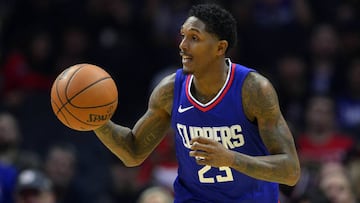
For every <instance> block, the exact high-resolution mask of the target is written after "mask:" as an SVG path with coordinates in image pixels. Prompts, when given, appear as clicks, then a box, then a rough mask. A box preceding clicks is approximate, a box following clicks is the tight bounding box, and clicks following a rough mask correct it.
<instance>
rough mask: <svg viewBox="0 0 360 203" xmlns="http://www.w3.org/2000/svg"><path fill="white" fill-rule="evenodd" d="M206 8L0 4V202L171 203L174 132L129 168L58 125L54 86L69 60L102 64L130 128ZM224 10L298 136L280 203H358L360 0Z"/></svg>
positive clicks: (152, 0)
mask: <svg viewBox="0 0 360 203" xmlns="http://www.w3.org/2000/svg"><path fill="white" fill-rule="evenodd" d="M200 2H206V1H200V0H198V1H196V0H173V1H165V0H76V1H72V0H51V1H50V0H12V1H0V203H15V202H16V203H26V202H34V201H35V202H42V203H73V202H74V203H75V202H76V203H81V202H86V203H100V202H101V203H115V202H122V203H134V202H138V203H150V202H152V203H168V202H172V198H173V197H172V192H173V191H172V181H173V180H174V177H175V176H176V170H177V164H176V159H175V156H174V151H173V150H174V148H173V137H172V136H173V135H172V132H171V131H169V132H168V135H167V136H166V138H165V140H164V141H163V142H162V143H161V144H160V146H159V147H158V148H157V149H156V151H155V152H154V153H152V154H151V156H150V157H149V158H148V159H147V160H146V161H145V162H144V163H143V164H142V165H141V166H139V167H135V168H126V167H125V166H124V165H123V164H122V163H121V162H120V160H118V159H117V158H115V157H114V156H113V155H112V154H111V152H110V151H108V150H107V149H106V148H105V147H104V146H103V145H102V144H101V143H100V141H99V140H97V138H96V136H95V135H94V134H93V133H92V132H76V131H74V130H71V129H68V128H67V127H65V126H64V125H62V124H61V123H60V122H59V121H58V120H57V119H56V117H55V116H54V114H53V113H52V109H51V105H50V88H51V85H52V82H53V81H54V79H55V77H56V76H57V75H58V74H59V73H60V72H61V71H62V70H64V69H65V68H67V67H69V66H71V65H74V64H77V63H92V64H96V65H98V66H100V67H103V68H104V69H105V70H107V71H108V72H109V73H110V75H112V77H113V78H114V80H115V82H116V84H117V86H118V90H119V105H118V109H117V111H116V113H115V115H114V117H113V120H114V121H115V122H118V123H121V124H124V125H127V126H133V125H134V123H135V121H136V120H137V119H138V118H139V116H141V115H142V114H143V113H144V111H145V109H146V105H147V99H148V96H149V93H150V91H151V90H152V88H154V85H155V84H156V83H157V82H158V81H159V78H162V77H163V76H164V75H166V74H168V73H171V72H173V71H174V70H175V69H176V68H179V67H181V62H180V57H179V48H178V43H179V39H180V35H179V28H180V26H181V24H182V23H183V21H184V20H185V18H186V15H187V12H188V9H189V8H190V6H191V5H192V4H194V3H200ZM213 2H216V1H213ZM217 3H219V4H221V5H222V6H223V7H225V8H226V9H228V10H229V11H231V12H232V14H233V15H234V17H235V18H236V20H237V22H238V44H237V46H236V47H235V48H234V49H233V50H231V51H230V53H229V57H230V58H231V60H232V61H233V62H236V63H240V64H242V65H246V66H248V67H251V68H254V69H256V70H258V71H259V72H260V73H261V74H263V75H265V76H267V77H268V78H269V80H270V81H271V82H272V83H273V84H274V86H275V88H276V90H277V92H278V97H279V102H280V106H281V108H282V112H283V114H284V117H285V119H286V120H287V121H288V123H289V125H290V128H291V130H292V132H293V135H294V138H295V141H296V146H297V149H298V153H299V158H300V161H301V167H302V175H301V179H300V181H299V183H298V184H297V185H295V186H294V187H286V186H284V185H281V188H280V189H281V202H282V203H293V202H294V203H356V202H360V16H359V15H360V1H358V0H313V1H312V0H225V1H218V2H217ZM37 198H38V200H37Z"/></svg>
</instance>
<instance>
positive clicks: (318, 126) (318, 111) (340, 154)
mask: <svg viewBox="0 0 360 203" xmlns="http://www.w3.org/2000/svg"><path fill="white" fill-rule="evenodd" d="M296 142H297V148H298V154H299V159H300V164H301V168H302V170H301V171H302V175H301V177H302V178H301V180H300V181H299V182H298V184H297V185H296V187H295V188H294V191H293V193H292V194H291V196H293V197H295V198H298V197H300V196H302V195H303V194H307V193H309V192H312V191H314V190H316V189H317V187H318V185H317V183H316V177H317V175H318V173H319V170H320V168H321V166H322V165H323V164H325V163H328V162H336V163H343V162H345V161H346V159H347V158H348V155H349V154H350V153H351V152H352V150H353V149H354V147H355V140H354V139H353V138H352V137H351V136H349V135H348V134H346V133H344V132H342V131H341V130H339V129H338V128H337V126H336V117H335V104H334V100H333V99H332V98H331V97H328V96H322V95H316V96H313V97H311V98H309V100H308V103H307V106H306V109H305V129H304V131H303V132H301V133H300V134H299V136H298V137H297V139H296Z"/></svg>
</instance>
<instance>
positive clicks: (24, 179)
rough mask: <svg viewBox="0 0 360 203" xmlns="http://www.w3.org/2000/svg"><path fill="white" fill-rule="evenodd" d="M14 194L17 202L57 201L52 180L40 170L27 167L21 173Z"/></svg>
mask: <svg viewBox="0 0 360 203" xmlns="http://www.w3.org/2000/svg"><path fill="white" fill-rule="evenodd" d="M14 196H15V203H56V197H55V195H54V192H53V188H52V182H51V181H50V179H49V178H48V177H46V175H45V174H43V172H41V171H38V170H32V169H27V170H24V171H22V172H21V173H20V174H19V176H18V178H17V183H16V190H15V192H14Z"/></svg>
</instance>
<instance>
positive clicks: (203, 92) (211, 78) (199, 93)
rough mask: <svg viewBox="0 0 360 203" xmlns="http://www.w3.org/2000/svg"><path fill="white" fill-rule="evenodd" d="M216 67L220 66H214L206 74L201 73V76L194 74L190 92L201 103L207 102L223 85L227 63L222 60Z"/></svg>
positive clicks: (226, 73) (226, 72) (227, 67)
mask: <svg viewBox="0 0 360 203" xmlns="http://www.w3.org/2000/svg"><path fill="white" fill-rule="evenodd" d="M218 67H220V68H216V69H215V68H214V69H212V71H208V73H207V74H203V75H202V77H196V76H195V75H194V79H193V81H192V83H193V84H192V85H191V92H192V94H193V95H194V96H195V98H196V99H198V101H200V102H202V103H207V102H209V101H210V100H212V99H213V98H214V97H215V96H216V95H217V93H218V92H219V91H220V89H221V88H222V87H223V86H224V84H225V81H226V78H227V75H228V72H229V64H227V63H225V62H224V61H223V62H222V63H221V64H219V65H218Z"/></svg>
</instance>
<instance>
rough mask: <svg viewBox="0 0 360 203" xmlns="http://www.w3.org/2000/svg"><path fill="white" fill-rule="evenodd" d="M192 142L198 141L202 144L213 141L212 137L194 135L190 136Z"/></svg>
mask: <svg viewBox="0 0 360 203" xmlns="http://www.w3.org/2000/svg"><path fill="white" fill-rule="evenodd" d="M194 142H199V143H203V144H210V143H212V142H214V141H213V140H212V139H209V138H206V137H200V136H199V137H195V138H192V139H191V141H190V143H191V144H192V143H194Z"/></svg>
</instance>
